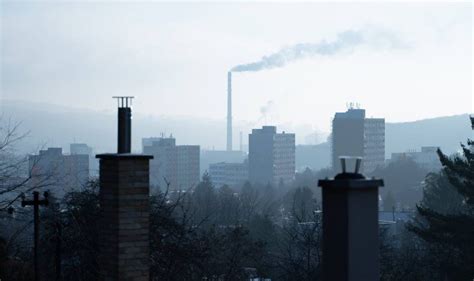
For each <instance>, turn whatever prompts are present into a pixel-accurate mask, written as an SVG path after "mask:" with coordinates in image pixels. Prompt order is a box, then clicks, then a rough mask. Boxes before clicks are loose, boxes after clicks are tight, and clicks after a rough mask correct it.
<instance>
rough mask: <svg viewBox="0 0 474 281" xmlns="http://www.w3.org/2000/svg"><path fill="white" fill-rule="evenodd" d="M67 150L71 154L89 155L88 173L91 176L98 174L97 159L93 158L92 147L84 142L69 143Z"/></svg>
mask: <svg viewBox="0 0 474 281" xmlns="http://www.w3.org/2000/svg"><path fill="white" fill-rule="evenodd" d="M69 152H70V154H71V155H87V156H88V157H89V175H90V176H91V177H97V176H98V175H99V159H96V158H95V155H94V153H93V150H92V147H90V146H88V145H87V144H85V143H71V144H70V145H69Z"/></svg>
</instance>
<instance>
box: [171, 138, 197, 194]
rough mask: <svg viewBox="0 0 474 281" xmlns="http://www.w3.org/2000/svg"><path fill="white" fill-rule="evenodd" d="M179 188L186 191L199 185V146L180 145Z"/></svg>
mask: <svg viewBox="0 0 474 281" xmlns="http://www.w3.org/2000/svg"><path fill="white" fill-rule="evenodd" d="M176 149H177V157H178V161H177V167H178V172H177V176H178V188H179V189H180V190H186V189H189V188H191V187H194V186H196V185H197V184H198V183H199V179H200V174H199V156H200V155H199V154H200V151H199V145H178V146H176Z"/></svg>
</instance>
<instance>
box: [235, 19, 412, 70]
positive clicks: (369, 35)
mask: <svg viewBox="0 0 474 281" xmlns="http://www.w3.org/2000/svg"><path fill="white" fill-rule="evenodd" d="M360 45H368V46H370V47H373V48H376V49H401V48H406V47H407V45H406V44H404V43H402V42H401V41H400V40H399V38H398V36H397V35H396V34H395V33H393V32H391V31H388V30H380V29H374V28H365V29H361V30H347V31H344V32H341V33H339V34H338V35H337V36H336V39H335V40H334V41H330V42H328V41H326V40H322V41H320V42H318V43H299V44H296V45H293V46H290V47H285V48H283V49H281V50H280V51H278V52H276V53H273V54H270V55H268V56H264V57H262V58H261V59H260V60H259V61H256V62H251V63H248V64H240V65H237V66H235V67H233V68H232V69H231V70H230V71H231V72H245V71H260V70H266V69H272V68H279V67H283V66H285V65H287V64H288V63H290V62H293V61H297V60H301V59H305V58H309V57H314V56H335V55H338V54H340V53H342V52H351V51H353V50H354V48H356V47H358V46H360Z"/></svg>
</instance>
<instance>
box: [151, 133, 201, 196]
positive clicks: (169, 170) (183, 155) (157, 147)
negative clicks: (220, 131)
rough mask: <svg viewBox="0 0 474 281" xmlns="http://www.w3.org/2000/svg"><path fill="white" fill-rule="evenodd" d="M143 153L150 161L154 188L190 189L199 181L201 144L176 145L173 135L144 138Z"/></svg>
mask: <svg viewBox="0 0 474 281" xmlns="http://www.w3.org/2000/svg"><path fill="white" fill-rule="evenodd" d="M142 145H143V153H144V154H149V155H153V159H152V160H151V161H150V184H151V186H152V189H156V188H161V189H162V190H163V189H165V188H167V185H168V184H169V188H170V189H171V190H176V189H189V188H192V187H194V186H195V185H196V184H198V183H199V156H200V155H199V154H200V151H199V146H198V145H176V140H175V139H174V138H173V137H169V138H166V137H159V138H144V139H142Z"/></svg>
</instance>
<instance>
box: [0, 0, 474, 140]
mask: <svg viewBox="0 0 474 281" xmlns="http://www.w3.org/2000/svg"><path fill="white" fill-rule="evenodd" d="M344 32H357V33H358V34H359V35H360V36H362V38H363V40H362V41H357V42H356V43H355V44H352V43H351V44H349V43H348V45H344V47H341V48H339V49H338V50H337V51H336V52H335V53H331V54H327V53H325V54H309V55H308V54H307V53H305V55H302V56H298V58H299V59H298V60H295V61H294V62H293V61H290V62H288V63H287V64H286V65H285V66H283V67H280V68H272V69H269V70H262V71H259V72H239V73H235V74H234V80H233V85H234V87H233V89H234V91H233V94H234V120H244V121H247V122H250V123H255V125H260V123H263V122H265V121H266V122H267V123H276V124H287V125H288V124H289V125H296V124H298V125H300V124H306V125H309V126H312V127H313V128H315V129H319V130H323V131H328V130H329V129H330V122H329V121H330V119H331V118H332V116H333V114H334V112H335V111H342V110H344V109H345V107H346V103H347V102H358V103H360V104H361V105H362V107H364V108H366V110H367V114H368V115H369V116H374V117H385V118H386V119H387V121H408V120H416V119H421V118H428V117H434V116H442V115H452V114H459V113H466V112H471V110H472V75H473V73H472V65H471V62H472V7H471V4H469V3H452V4H443V3H435V4H428V3H419V4H410V3H380V4H376V3H336V4H326V3H301V4H290V3H279V4H274V3H230V4H229V3H225V4H217V3H176V4H171V3H169V4H167V3H154V2H139V3H133V2H128V3H126V2H122V3H118V2H117V3H111V2H100V3H99V2H94V1H91V2H70V3H62V4H59V3H52V2H49V3H41V2H40V3H33V2H30V3H28V2H5V1H2V4H1V36H2V37H1V70H2V72H1V83H2V85H1V91H2V92H1V95H2V98H6V99H20V100H29V101H44V102H47V103H55V104H60V105H67V106H73V107H87V108H92V109H97V110H111V109H113V107H114V105H115V104H114V103H113V101H112V100H111V98H110V97H111V96H113V95H134V96H136V97H137V99H136V102H135V103H134V111H135V113H138V114H145V115H148V114H152V115H166V116H181V117H183V116H185V117H193V118H196V117H199V118H212V119H219V120H220V119H221V120H222V121H223V122H224V120H225V116H226V87H227V86H226V82H227V80H226V79H227V71H228V70H229V69H231V68H232V67H234V66H236V65H240V64H247V63H252V62H255V61H258V60H260V59H261V58H262V57H263V56H267V57H268V56H270V55H272V54H274V53H276V52H278V51H279V50H282V49H283V50H284V53H285V54H288V52H289V50H290V53H289V54H290V56H291V55H294V53H291V50H292V46H294V45H296V44H302V43H305V44H306V45H304V46H321V44H322V45H323V46H326V47H327V46H332V47H334V46H338V47H340V45H337V44H338V42H339V41H338V40H340V37H338V34H342V33H344ZM351 42H352V41H351ZM331 44H332V45H331ZM299 46H301V45H299ZM293 57H294V56H293ZM270 58H271V57H270ZM263 112H265V113H266V114H265V117H264V116H263Z"/></svg>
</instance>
